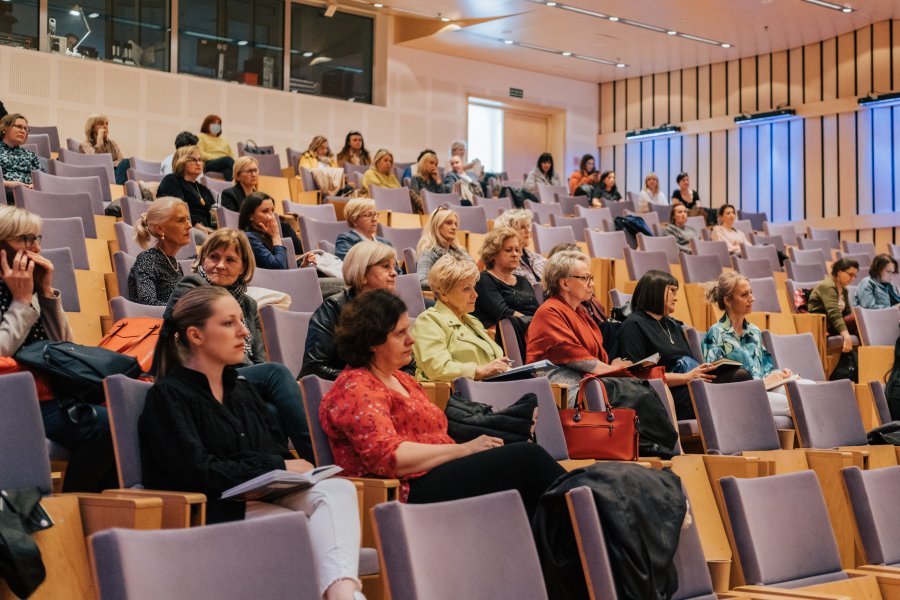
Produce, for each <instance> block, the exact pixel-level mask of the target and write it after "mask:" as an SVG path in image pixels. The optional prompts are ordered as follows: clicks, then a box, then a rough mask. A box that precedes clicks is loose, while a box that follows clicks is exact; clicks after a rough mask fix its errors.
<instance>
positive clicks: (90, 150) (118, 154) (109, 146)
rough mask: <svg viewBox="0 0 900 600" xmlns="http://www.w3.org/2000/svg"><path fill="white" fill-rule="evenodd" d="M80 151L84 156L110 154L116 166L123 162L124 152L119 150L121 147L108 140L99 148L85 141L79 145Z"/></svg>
mask: <svg viewBox="0 0 900 600" xmlns="http://www.w3.org/2000/svg"><path fill="white" fill-rule="evenodd" d="M78 151H79V152H81V153H82V154H109V155H110V157H111V158H112V161H113V164H115V165H118V164H119V161H120V160H122V151H121V150H120V149H119V145H118V144H117V143H115V142H114V141H112V140H111V139H108V138H107V139H106V140H105V141H104V142H103V145H102V146H100V147H99V148H98V147H96V146H94V144H92V143H91V142H90V141H88V140H85V141H83V142H81V143H80V144H79V145H78Z"/></svg>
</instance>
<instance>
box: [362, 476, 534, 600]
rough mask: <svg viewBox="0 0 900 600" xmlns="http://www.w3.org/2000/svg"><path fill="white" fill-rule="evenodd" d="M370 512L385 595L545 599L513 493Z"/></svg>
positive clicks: (437, 599) (429, 599) (409, 599)
mask: <svg viewBox="0 0 900 600" xmlns="http://www.w3.org/2000/svg"><path fill="white" fill-rule="evenodd" d="M374 513H375V521H376V523H377V525H378V538H379V540H380V546H381V554H382V560H383V562H384V568H385V573H386V575H387V580H388V583H389V585H390V591H391V596H392V597H393V598H403V599H404V600H457V599H459V598H515V599H516V600H543V599H546V598H547V591H546V588H545V587H544V580H543V577H542V576H541V566H540V562H539V560H538V554H537V549H536V547H535V544H534V538H533V537H532V534H531V527H530V525H529V523H528V516H527V515H526V514H525V507H524V506H523V505H522V498H521V497H520V496H519V494H518V492H516V491H514V490H509V491H505V492H498V493H495V494H486V495H484V496H476V497H474V498H463V499H461V500H454V501H451V502H435V503H432V504H402V503H400V502H388V503H385V504H379V505H378V506H376V507H375V509H374ZM475 548H477V552H476V551H473V549H475ZM504 574H505V575H508V576H504Z"/></svg>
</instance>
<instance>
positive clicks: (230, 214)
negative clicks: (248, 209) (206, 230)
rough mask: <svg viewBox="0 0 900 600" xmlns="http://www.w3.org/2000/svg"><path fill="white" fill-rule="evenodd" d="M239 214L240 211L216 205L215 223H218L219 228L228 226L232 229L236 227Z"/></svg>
mask: <svg viewBox="0 0 900 600" xmlns="http://www.w3.org/2000/svg"><path fill="white" fill-rule="evenodd" d="M240 216H241V213H238V212H235V211H233V210H229V209H227V208H225V207H224V206H217V207H216V223H218V225H219V227H220V228H221V227H230V228H232V229H238V219H239V218H240Z"/></svg>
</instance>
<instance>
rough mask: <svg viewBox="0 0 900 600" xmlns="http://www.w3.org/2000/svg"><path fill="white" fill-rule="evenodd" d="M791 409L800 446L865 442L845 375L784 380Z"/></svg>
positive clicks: (850, 383) (827, 445)
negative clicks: (829, 378)
mask: <svg viewBox="0 0 900 600" xmlns="http://www.w3.org/2000/svg"><path fill="white" fill-rule="evenodd" d="M785 388H786V389H787V393H788V398H789V399H790V402H791V412H792V413H793V415H794V422H795V423H796V425H797V434H798V435H799V436H800V444H801V445H802V446H803V447H804V448H826V449H827V448H837V447H839V446H866V445H868V443H869V442H868V440H867V439H866V430H865V428H864V427H863V423H862V415H860V412H859V406H858V405H857V403H856V394H855V393H854V392H853V382H851V381H850V380H849V379H841V380H838V381H820V382H818V383H816V384H815V385H801V384H798V383H797V382H796V381H788V382H787V383H786V384H785Z"/></svg>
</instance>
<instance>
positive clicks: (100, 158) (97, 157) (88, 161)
mask: <svg viewBox="0 0 900 600" xmlns="http://www.w3.org/2000/svg"><path fill="white" fill-rule="evenodd" d="M48 158H49V157H48ZM57 160H59V162H63V163H67V164H71V165H77V166H81V167H95V166H101V167H104V168H105V169H106V173H107V176H108V177H109V182H110V183H115V182H116V173H115V167H113V160H112V155H111V154H109V153H101V154H82V153H81V152H72V151H71V150H67V149H66V148H60V149H59V158H58V159H57Z"/></svg>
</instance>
